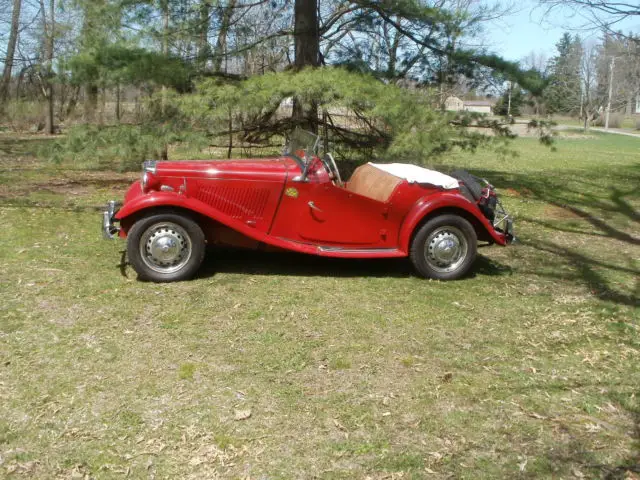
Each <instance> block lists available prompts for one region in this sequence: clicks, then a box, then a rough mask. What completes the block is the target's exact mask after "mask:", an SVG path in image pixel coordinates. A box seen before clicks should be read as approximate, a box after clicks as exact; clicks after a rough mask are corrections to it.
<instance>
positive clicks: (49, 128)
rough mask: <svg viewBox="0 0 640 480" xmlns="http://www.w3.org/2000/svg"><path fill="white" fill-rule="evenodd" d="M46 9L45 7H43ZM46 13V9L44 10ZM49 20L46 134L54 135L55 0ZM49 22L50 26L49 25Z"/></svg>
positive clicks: (45, 29) (46, 50) (46, 70)
mask: <svg viewBox="0 0 640 480" xmlns="http://www.w3.org/2000/svg"><path fill="white" fill-rule="evenodd" d="M43 7H44V6H43ZM43 12H44V8H43ZM48 13H49V15H48V16H49V18H48V19H47V18H46V15H45V20H44V34H45V35H44V41H45V45H44V60H45V65H46V66H45V69H44V70H45V72H44V74H45V87H44V90H45V97H46V99H47V112H46V118H45V133H47V134H49V135H53V133H54V132H55V125H54V123H53V113H54V98H53V93H54V92H53V82H52V77H53V43H54V37H55V26H56V19H55V0H49V12H48ZM47 20H48V25H47Z"/></svg>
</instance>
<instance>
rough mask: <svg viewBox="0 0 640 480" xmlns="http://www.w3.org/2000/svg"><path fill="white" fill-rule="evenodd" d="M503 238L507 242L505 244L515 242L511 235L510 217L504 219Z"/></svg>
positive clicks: (511, 221) (511, 222)
mask: <svg viewBox="0 0 640 480" xmlns="http://www.w3.org/2000/svg"><path fill="white" fill-rule="evenodd" d="M504 238H505V239H506V240H507V243H513V242H515V240H516V236H515V235H514V233H513V219H512V218H511V217H507V218H505V221H504Z"/></svg>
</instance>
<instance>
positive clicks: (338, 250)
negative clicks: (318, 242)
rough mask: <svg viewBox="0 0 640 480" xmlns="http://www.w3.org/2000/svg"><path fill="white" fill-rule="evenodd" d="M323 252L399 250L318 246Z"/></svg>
mask: <svg viewBox="0 0 640 480" xmlns="http://www.w3.org/2000/svg"><path fill="white" fill-rule="evenodd" d="M318 250H320V251H321V252H349V253H381V252H397V251H398V249H397V248H344V247H318Z"/></svg>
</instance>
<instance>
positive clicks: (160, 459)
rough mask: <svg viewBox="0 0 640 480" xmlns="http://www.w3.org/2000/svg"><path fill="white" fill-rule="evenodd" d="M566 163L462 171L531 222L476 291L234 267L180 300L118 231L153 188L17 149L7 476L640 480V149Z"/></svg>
mask: <svg viewBox="0 0 640 480" xmlns="http://www.w3.org/2000/svg"><path fill="white" fill-rule="evenodd" d="M25 142H26V143H27V144H26V145H25V144H24V143H25ZM556 147H557V150H556V151H551V150H549V149H546V148H545V147H542V146H540V145H539V144H538V142H537V141H536V140H535V139H520V140H517V141H516V142H515V143H514V149H515V150H516V151H517V152H518V153H519V155H518V156H517V157H515V158H511V157H509V158H501V157H496V156H495V155H494V154H493V153H491V152H478V153H477V154H475V155H470V154H462V153H460V154H455V155H451V156H449V157H447V158H443V159H440V160H438V162H437V163H438V166H439V167H441V168H444V169H449V168H454V167H464V168H468V169H470V170H472V171H474V172H475V173H478V174H481V175H482V176H484V177H486V178H487V179H489V180H490V181H492V182H493V183H494V184H495V185H496V186H497V187H498V188H499V189H500V191H501V192H502V194H503V199H504V203H505V205H506V207H507V208H508V209H509V210H511V211H512V212H514V213H515V215H516V217H517V223H516V226H517V235H518V237H519V239H520V243H519V244H518V245H514V246H512V247H509V248H499V247H492V248H483V249H481V250H480V253H481V255H480V257H479V259H478V261H477V264H476V266H475V271H474V272H475V273H474V274H473V275H472V276H470V277H469V278H466V279H463V280H461V281H457V282H449V283H441V282H435V281H427V280H422V279H419V278H416V277H415V276H413V274H412V271H411V268H410V266H409V265H408V264H407V262H405V261H403V260H392V261H350V260H328V259H320V258H315V257H304V256H298V255H288V254H266V253H257V252H249V253H245V252H223V251H211V252H209V254H208V256H207V259H206V260H205V262H206V263H205V265H204V267H203V269H202V272H201V274H200V275H199V277H198V278H197V279H195V280H193V281H191V282H184V283H178V284H169V285H158V284H152V283H143V282H138V281H137V280H136V279H135V274H134V272H133V271H132V270H131V269H130V267H127V266H124V267H122V266H121V264H120V262H121V252H122V250H123V248H124V245H123V243H122V242H120V241H115V242H105V241H103V240H102V239H101V237H100V232H99V223H100V219H99V215H98V207H99V206H101V205H102V204H104V203H105V202H106V200H108V199H110V198H120V197H121V196H122V194H123V192H124V190H125V188H126V187H127V184H128V182H129V181H130V180H132V179H133V178H135V177H137V175H138V174H133V175H124V174H117V173H112V172H94V171H84V170H82V169H79V168H75V167H73V166H65V165H61V166H57V167H56V166H53V165H50V164H47V163H42V162H40V161H37V160H34V158H33V157H32V156H31V155H30V154H29V151H30V148H29V145H28V141H26V140H25V141H23V142H13V143H11V142H6V141H5V140H4V139H0V150H2V151H3V152H4V153H3V154H2V155H3V156H2V158H1V159H0V169H1V174H0V179H1V181H0V221H1V222H2V225H3V229H2V232H1V233H0V240H1V242H2V245H3V248H2V250H1V252H2V253H1V254H0V269H1V270H2V272H3V275H2V277H1V280H0V282H1V283H0V477H3V476H8V477H9V478H12V477H16V478H22V477H24V478H27V477H28V478H43V479H44V478H56V477H60V478H69V477H73V476H77V477H79V478H82V477H83V476H85V475H87V476H88V477H91V478H122V477H127V476H128V477H129V478H148V477H149V476H151V475H153V476H155V478H216V477H221V478H312V477H319V478H349V479H350V478H366V477H371V478H472V479H476V478H572V477H579V476H584V478H604V477H608V478H625V475H627V476H629V475H631V476H630V477H629V478H634V477H633V475H634V473H633V472H637V471H638V468H639V467H638V466H639V462H640V456H639V441H640V435H639V431H640V403H639V401H638V398H639V397H640V391H639V388H638V385H640V371H639V367H638V364H639V360H640V358H639V357H640V335H639V332H638V328H639V320H640V318H639V315H638V302H639V296H640V280H639V278H640V192H639V190H638V185H640V154H639V152H640V140H639V139H636V138H628V137H622V136H614V135H595V134H594V135H590V136H589V137H588V138H585V137H584V136H580V135H575V136H570V137H566V138H564V137H563V138H560V139H559V140H558V141H557V145H556ZM238 411H240V412H246V411H250V412H251V415H250V416H249V417H248V418H246V419H243V420H236V418H237V417H236V412H238ZM627 472H629V473H627ZM400 474H402V477H400Z"/></svg>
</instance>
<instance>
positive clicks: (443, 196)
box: [399, 192, 507, 252]
mask: <svg viewBox="0 0 640 480" xmlns="http://www.w3.org/2000/svg"><path fill="white" fill-rule="evenodd" d="M445 213H453V214H457V215H460V216H462V217H464V218H466V219H467V220H469V221H470V222H471V224H472V225H473V227H474V228H475V230H476V233H477V234H478V238H480V239H481V240H487V241H491V242H495V243H497V244H499V245H506V243H507V242H506V239H505V237H504V235H503V234H502V233H500V232H497V231H496V230H495V229H494V228H493V225H491V222H489V220H488V219H487V218H486V217H485V216H484V215H483V214H482V212H481V211H480V210H479V209H478V207H477V205H475V204H474V203H472V202H470V201H469V200H467V199H466V198H465V197H463V196H462V195H461V194H459V193H453V192H445V193H441V192H439V193H435V194H433V195H429V196H427V197H423V198H421V199H420V200H419V201H418V202H416V204H415V205H414V206H413V208H412V209H411V211H409V213H408V215H407V216H406V218H405V220H404V222H403V223H402V227H401V228H400V237H399V245H400V248H401V249H402V250H404V251H406V252H408V251H409V249H410V248H411V241H412V240H413V233H414V232H415V230H416V229H417V228H418V227H419V226H421V225H422V224H423V223H424V222H426V221H427V220H428V219H429V218H432V217H434V216H437V215H439V214H445Z"/></svg>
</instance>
